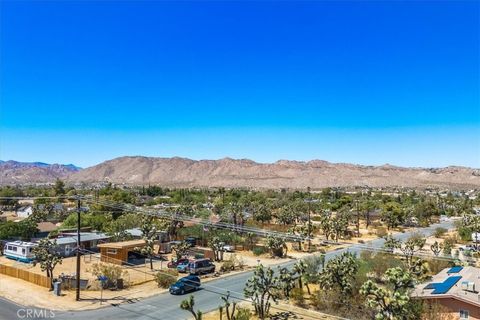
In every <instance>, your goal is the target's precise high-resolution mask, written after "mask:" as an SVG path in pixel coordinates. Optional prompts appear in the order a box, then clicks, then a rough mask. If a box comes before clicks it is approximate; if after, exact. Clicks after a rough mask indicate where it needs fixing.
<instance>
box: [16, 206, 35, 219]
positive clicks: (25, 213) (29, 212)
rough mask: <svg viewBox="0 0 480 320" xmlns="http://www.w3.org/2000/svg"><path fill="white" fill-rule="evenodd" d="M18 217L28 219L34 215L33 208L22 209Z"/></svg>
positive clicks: (18, 210) (19, 210) (18, 211)
mask: <svg viewBox="0 0 480 320" xmlns="http://www.w3.org/2000/svg"><path fill="white" fill-rule="evenodd" d="M16 213H17V217H19V218H28V217H30V216H31V215H32V214H33V207H32V206H25V207H20V208H18V209H17V212H16Z"/></svg>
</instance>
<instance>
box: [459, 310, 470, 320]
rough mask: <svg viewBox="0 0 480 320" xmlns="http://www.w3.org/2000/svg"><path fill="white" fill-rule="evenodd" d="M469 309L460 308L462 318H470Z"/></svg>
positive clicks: (465, 319) (463, 319) (464, 319)
mask: <svg viewBox="0 0 480 320" xmlns="http://www.w3.org/2000/svg"><path fill="white" fill-rule="evenodd" d="M468 315H469V314H468V310H460V319H461V320H467V319H468Z"/></svg>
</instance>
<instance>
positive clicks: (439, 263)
mask: <svg viewBox="0 0 480 320" xmlns="http://www.w3.org/2000/svg"><path fill="white" fill-rule="evenodd" d="M427 263H428V268H429V270H430V272H431V273H432V274H438V273H439V272H440V271H442V270H443V269H445V268H448V267H453V265H454V263H453V262H452V261H447V260H439V259H430V260H427Z"/></svg>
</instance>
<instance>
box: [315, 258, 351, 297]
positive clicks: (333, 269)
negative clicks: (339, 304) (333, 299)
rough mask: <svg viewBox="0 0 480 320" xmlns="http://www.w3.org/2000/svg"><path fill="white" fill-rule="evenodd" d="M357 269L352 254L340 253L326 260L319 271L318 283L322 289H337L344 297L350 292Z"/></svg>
mask: <svg viewBox="0 0 480 320" xmlns="http://www.w3.org/2000/svg"><path fill="white" fill-rule="evenodd" d="M357 271H358V260H357V258H356V257H355V255H354V254H352V253H350V252H344V253H342V255H340V256H338V257H336V258H334V259H332V260H330V261H328V262H327V265H326V266H325V268H324V269H323V270H322V271H321V272H320V278H319V283H320V286H321V287H322V288H323V289H327V290H328V289H334V288H336V289H338V290H339V291H340V292H341V293H342V294H341V295H340V297H341V299H345V298H346V297H347V296H348V295H350V294H351V293H352V290H353V283H354V280H355V276H356V274H357Z"/></svg>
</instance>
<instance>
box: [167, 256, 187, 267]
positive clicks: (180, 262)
mask: <svg viewBox="0 0 480 320" xmlns="http://www.w3.org/2000/svg"><path fill="white" fill-rule="evenodd" d="M185 262H187V263H188V262H189V260H188V258H181V259H178V260H172V261H170V262H169V263H167V267H168V268H176V267H177V266H178V265H179V264H182V263H185Z"/></svg>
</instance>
